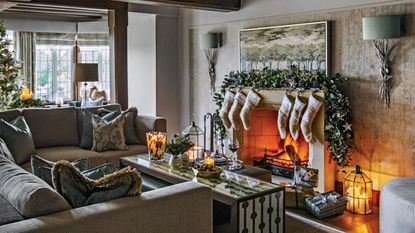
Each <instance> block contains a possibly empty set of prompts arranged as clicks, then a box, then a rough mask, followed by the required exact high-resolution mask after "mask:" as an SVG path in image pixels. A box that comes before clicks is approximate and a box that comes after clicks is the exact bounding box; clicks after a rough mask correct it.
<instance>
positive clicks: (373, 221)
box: [286, 208, 379, 233]
mask: <svg viewBox="0 0 415 233" xmlns="http://www.w3.org/2000/svg"><path fill="white" fill-rule="evenodd" d="M286 215H287V225H286V230H287V231H286V232H288V233H297V232H304V233H308V232H310V233H311V232H313V233H317V232H352V233H377V232H379V210H378V208H375V210H374V213H372V214H369V215H357V214H351V213H349V212H347V211H345V212H344V214H343V215H338V216H333V217H329V218H326V219H322V220H319V219H317V218H315V217H314V216H313V215H312V214H311V213H309V212H308V211H307V210H296V209H287V214H286Z"/></svg>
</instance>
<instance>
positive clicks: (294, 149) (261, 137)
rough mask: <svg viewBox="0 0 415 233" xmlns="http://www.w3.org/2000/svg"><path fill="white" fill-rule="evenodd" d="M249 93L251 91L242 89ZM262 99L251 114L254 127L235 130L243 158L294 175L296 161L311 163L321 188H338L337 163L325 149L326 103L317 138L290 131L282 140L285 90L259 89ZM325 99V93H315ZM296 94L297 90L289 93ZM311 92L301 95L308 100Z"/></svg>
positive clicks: (318, 117) (316, 121)
mask: <svg viewBox="0 0 415 233" xmlns="http://www.w3.org/2000/svg"><path fill="white" fill-rule="evenodd" d="M242 91H243V92H244V93H245V94H246V93H248V91H249V90H247V89H243V90H242ZM258 93H259V94H260V95H261V97H262V100H261V102H260V104H259V105H258V107H257V108H256V110H255V111H254V112H253V113H252V115H251V121H250V122H251V129H250V130H242V132H238V133H236V132H234V133H236V134H235V136H237V137H238V139H239V141H240V144H241V146H240V148H241V149H240V153H239V158H240V159H241V160H242V161H243V162H244V163H246V164H250V165H254V166H262V167H265V168H267V169H269V170H271V171H272V173H273V174H274V175H276V176H284V177H289V178H291V177H292V176H293V168H294V163H295V161H297V162H298V163H299V164H300V165H301V166H307V165H308V166H309V167H313V168H316V169H318V170H319V187H318V189H317V190H318V191H320V192H323V191H326V190H332V189H334V177H335V166H334V163H331V162H330V159H329V154H328V152H327V151H326V150H325V148H324V106H323V107H322V108H321V109H320V111H319V112H318V114H317V115H316V117H315V119H314V122H313V136H314V140H312V141H311V142H310V143H308V142H306V141H305V140H304V138H303V136H302V135H301V133H300V137H299V138H298V139H297V140H294V139H293V138H292V137H291V135H290V134H289V130H288V127H287V136H286V138H285V139H281V137H280V135H279V131H278V125H277V124H278V123H277V118H278V109H279V107H280V105H281V102H282V99H283V97H284V95H285V91H283V90H262V91H259V92H258ZM314 94H315V95H317V96H319V97H320V98H321V99H324V93H323V92H322V91H318V92H315V93H314ZM289 95H291V96H292V97H295V96H296V95H298V92H297V91H291V93H289ZM310 95H311V91H308V90H306V91H304V92H302V93H301V98H304V101H307V98H308V97H309V96H310Z"/></svg>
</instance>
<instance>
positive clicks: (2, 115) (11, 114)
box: [0, 109, 21, 122]
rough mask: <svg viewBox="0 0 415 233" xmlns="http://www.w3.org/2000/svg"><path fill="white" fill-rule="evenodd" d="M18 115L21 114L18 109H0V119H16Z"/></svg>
mask: <svg viewBox="0 0 415 233" xmlns="http://www.w3.org/2000/svg"><path fill="white" fill-rule="evenodd" d="M20 115H21V112H20V110H17V109H13V110H5V111H0V119H3V120H5V121H7V122H9V121H12V120H13V119H16V118H17V117H18V116H20Z"/></svg>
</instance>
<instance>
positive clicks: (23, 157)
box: [0, 116, 35, 164]
mask: <svg viewBox="0 0 415 233" xmlns="http://www.w3.org/2000/svg"><path fill="white" fill-rule="evenodd" d="M0 137H1V138H2V139H3V140H4V142H5V143H6V145H7V148H8V149H9V150H10V152H11V153H12V155H13V158H14V161H15V162H16V163H17V164H23V163H24V162H27V161H29V160H30V156H31V155H32V154H33V153H34V151H35V146H34V144H33V137H32V133H31V130H30V129H29V126H28V125H27V123H26V121H25V118H24V117H23V116H18V117H17V118H16V119H14V120H12V121H11V122H10V123H8V122H6V121H5V120H3V119H0Z"/></svg>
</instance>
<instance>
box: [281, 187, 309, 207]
mask: <svg viewBox="0 0 415 233" xmlns="http://www.w3.org/2000/svg"><path fill="white" fill-rule="evenodd" d="M314 195H315V193H314V191H313V190H303V189H299V188H297V187H295V186H286V187H285V207H287V208H297V209H306V208H307V206H306V203H305V199H306V198H309V197H312V196H314Z"/></svg>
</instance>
